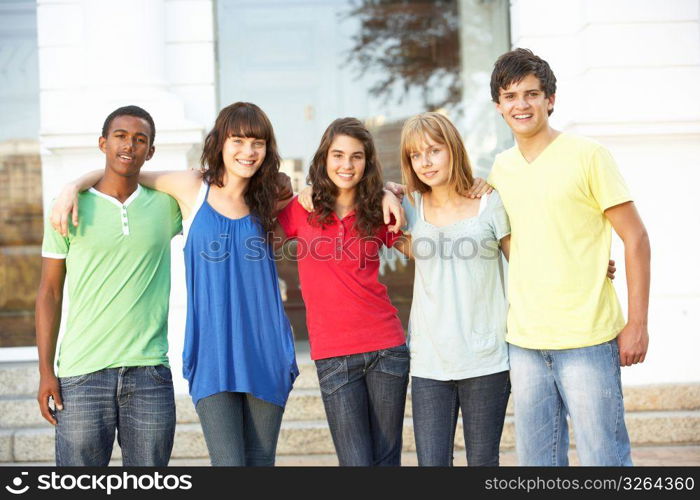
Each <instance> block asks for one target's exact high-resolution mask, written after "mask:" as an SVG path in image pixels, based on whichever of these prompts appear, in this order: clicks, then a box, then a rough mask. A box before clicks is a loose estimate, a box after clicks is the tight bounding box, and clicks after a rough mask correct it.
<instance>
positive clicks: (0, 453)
mask: <svg viewBox="0 0 700 500" xmlns="http://www.w3.org/2000/svg"><path fill="white" fill-rule="evenodd" d="M626 422H627V428H628V430H629V433H630V439H631V441H632V444H633V446H638V445H671V444H674V445H677V444H700V412H698V411H647V412H631V413H629V414H628V415H627V418H626ZM403 437H404V447H403V450H404V451H407V452H410V451H414V450H415V442H414V439H413V422H412V421H411V419H406V420H405V421H404V429H403ZM571 441H572V444H575V440H574V439H573V436H572V437H571ZM514 442H515V441H514V426H513V418H512V417H511V416H508V417H506V423H505V426H504V429H503V436H502V439H501V449H502V450H511V449H513V447H514ZM455 448H456V449H457V450H463V449H464V439H463V434H462V429H461V422H458V429H457V432H456V434H455ZM277 453H278V455H299V454H305V455H313V454H333V453H334V448H333V443H332V440H331V437H330V432H329V430H328V426H327V424H326V422H325V420H299V421H294V420H291V421H284V422H283V423H282V430H281V433H280V439H279V443H278V447H277ZM119 457H120V453H119V447H118V446H115V450H114V454H113V458H114V459H119ZM206 457H207V449H206V444H205V441H204V436H203V435H202V430H201V427H200V426H199V424H197V423H186V424H185V423H183V424H178V426H177V430H176V435H175V444H174V447H173V458H175V459H183V458H206ZM53 460H54V431H53V429H52V428H51V427H50V426H45V427H37V428H25V429H19V430H12V429H3V430H0V461H3V462H51V461H53Z"/></svg>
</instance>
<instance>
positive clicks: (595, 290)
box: [488, 133, 631, 349]
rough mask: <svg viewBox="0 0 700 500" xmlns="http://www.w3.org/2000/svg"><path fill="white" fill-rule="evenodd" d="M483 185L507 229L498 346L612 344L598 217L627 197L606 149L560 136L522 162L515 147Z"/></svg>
mask: <svg viewBox="0 0 700 500" xmlns="http://www.w3.org/2000/svg"><path fill="white" fill-rule="evenodd" d="M488 182H489V184H491V185H492V186H494V187H495V188H496V189H497V190H498V192H499V193H500V195H501V198H502V200H503V204H504V206H505V208H506V211H507V212H508V216H509V218H510V224H511V230H512V233H511V246H510V266H509V274H508V298H509V301H510V309H509V311H508V334H507V337H506V340H507V341H508V342H510V343H511V344H515V345H517V346H520V347H525V348H529V349H571V348H577V347H587V346H591V345H596V344H600V343H603V342H606V341H608V340H611V339H613V338H615V337H616V336H617V334H618V333H619V332H620V330H621V329H622V328H623V327H624V325H625V320H624V317H623V315H622V310H621V309H620V303H619V301H618V299H617V295H616V294H615V289H614V288H613V285H612V282H611V281H610V280H609V279H608V278H607V276H606V274H607V264H608V259H609V258H610V240H611V237H612V235H611V225H610V221H608V219H607V218H606V217H605V215H604V214H603V212H604V210H606V209H608V208H610V207H613V206H615V205H619V204H620V203H624V202H627V201H631V197H630V194H629V191H628V189H627V186H626V185H625V182H624V180H623V179H622V176H621V175H620V173H619V171H618V169H617V166H616V165H615V161H614V160H613V158H612V156H611V155H610V153H609V152H608V151H607V149H605V148H604V147H603V146H601V145H600V144H598V143H597V142H595V141H592V140H590V139H586V138H584V137H579V136H576V135H571V134H567V133H562V134H560V135H559V136H557V137H556V138H555V139H554V141H552V143H551V144H549V146H547V148H546V149H545V150H544V151H543V152H542V153H541V154H540V155H539V156H538V157H537V158H536V159H535V161H533V162H532V163H528V162H527V161H526V160H525V159H524V158H523V156H522V154H521V153H520V150H519V149H518V147H517V146H515V147H513V148H511V149H509V150H507V151H504V152H503V153H501V154H499V155H498V156H497V157H496V160H495V162H494V165H493V169H492V171H491V175H490V176H489V179H488Z"/></svg>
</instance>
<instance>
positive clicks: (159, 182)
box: [139, 170, 202, 219]
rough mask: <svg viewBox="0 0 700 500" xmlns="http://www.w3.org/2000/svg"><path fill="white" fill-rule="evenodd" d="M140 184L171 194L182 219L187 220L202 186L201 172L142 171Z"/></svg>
mask: <svg viewBox="0 0 700 500" xmlns="http://www.w3.org/2000/svg"><path fill="white" fill-rule="evenodd" d="M139 184H143V185H144V186H146V187H149V188H151V189H155V190H156V191H160V192H162V193H166V194H169V195H170V196H172V197H173V198H175V199H176V200H177V203H178V205H180V211H181V212H182V218H183V219H187V218H188V217H189V216H190V213H192V209H193V208H194V204H195V202H196V201H197V194H198V193H199V188H200V187H201V185H202V172H200V171H199V170H141V172H140V173H139Z"/></svg>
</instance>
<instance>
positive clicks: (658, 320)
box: [511, 0, 700, 383]
mask: <svg viewBox="0 0 700 500" xmlns="http://www.w3.org/2000/svg"><path fill="white" fill-rule="evenodd" d="M511 4H512V6H511V33H512V43H513V46H514V47H527V48H530V49H532V50H533V51H534V52H535V53H536V54H538V55H540V56H541V57H543V58H544V59H546V60H547V61H548V62H549V63H550V65H551V66H552V69H553V70H554V72H555V74H556V75H557V101H556V104H555V107H554V114H553V115H552V118H551V121H552V123H553V125H554V126H555V128H559V129H562V130H568V131H572V132H577V133H581V134H584V135H587V136H589V137H593V138H594V139H597V140H598V141H600V142H601V143H603V144H604V145H605V146H607V147H608V148H609V149H610V150H611V151H612V153H613V155H614V156H615V158H616V160H617V162H618V164H619V166H620V169H621V171H622V174H623V175H624V177H625V179H626V181H627V183H628V184H629V186H630V189H631V191H632V195H633V197H634V199H635V204H636V205H637V207H638V209H639V211H640V213H641V215H642V218H643V219H644V222H645V224H646V226H647V230H648V231H649V235H650V238H651V247H652V287H651V305H650V311H649V315H650V316H649V331H650V336H651V344H650V348H649V354H648V356H647V361H646V362H645V363H644V364H642V365H638V366H634V367H631V368H625V369H624V370H623V380H624V381H625V382H626V383H663V382H687V381H698V380H700V372H698V370H697V368H696V366H697V361H696V360H695V353H696V352H697V351H698V349H699V348H700V336H698V326H697V325H698V324H699V323H700V266H698V264H697V258H696V253H695V252H694V251H693V249H694V248H696V247H697V245H698V244H700V235H698V232H697V230H696V228H697V226H698V224H697V216H698V214H700V201H699V199H698V196H697V193H696V191H697V189H696V186H697V185H698V184H700V101H698V100H697V99H696V98H695V96H694V94H695V89H697V88H700V44H699V43H698V40H700V12H699V9H700V4H699V3H698V2H697V0H674V1H673V2H658V1H655V0H617V1H615V2H610V1H607V0H585V1H584V0H569V1H566V2H561V1H559V0H512V2H511ZM612 253H613V258H614V259H616V260H617V262H618V272H617V278H616V279H615V286H616V289H617V291H618V295H619V297H620V302H621V303H622V306H623V309H625V310H626V306H627V288H626V283H625V269H624V254H623V248H622V245H621V243H620V241H619V240H618V239H616V238H615V242H614V243H613V252H612Z"/></svg>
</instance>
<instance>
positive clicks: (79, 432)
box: [36, 106, 181, 466]
mask: <svg viewBox="0 0 700 500" xmlns="http://www.w3.org/2000/svg"><path fill="white" fill-rule="evenodd" d="M154 138H155V125H154V123H153V119H152V118H151V116H150V115H149V114H148V113H147V112H146V111H145V110H143V109H141V108H139V107H137V106H126V107H123V108H119V109H117V110H115V111H114V112H112V113H111V114H110V115H109V116H108V117H107V119H106V120H105V123H104V127H103V129H102V136H101V137H100V138H99V147H100V150H101V151H102V152H103V153H104V154H105V160H106V162H105V163H106V165H105V172H104V177H102V179H101V180H100V181H99V182H98V183H97V184H96V185H95V186H94V188H92V189H90V190H89V191H86V192H84V193H81V194H80V203H79V207H80V213H79V216H80V226H79V227H77V226H75V225H70V226H69V231H68V235H67V236H65V237H64V236H61V235H60V234H58V233H57V232H55V231H54V230H53V228H52V227H51V225H50V223H49V221H48V219H47V221H46V227H45V231H44V242H43V246H42V257H43V264H42V274H41V284H40V286H39V291H38V294H37V302H36V333H37V346H38V350H39V370H40V374H41V380H40V385H39V393H38V401H39V407H40V409H41V413H42V415H43V416H44V418H46V419H47V420H48V421H49V422H50V423H52V424H53V425H55V426H56V464H57V465H58V466H75V465H84V466H106V465H107V464H108V463H109V459H110V456H111V453H112V447H113V443H114V436H115V433H117V437H118V440H119V444H120V446H121V449H122V459H123V463H124V465H125V466H165V465H167V463H168V461H169V459H170V453H171V450H172V445H173V437H174V433H175V402H174V396H173V384H172V376H171V373H170V368H169V366H168V358H167V350H168V342H167V331H168V326H167V321H168V301H169V295H170V240H171V238H172V237H173V236H174V235H175V234H177V233H179V232H180V231H181V215H180V211H179V209H178V206H177V202H176V201H175V200H174V199H172V198H171V197H170V196H168V195H166V194H163V193H160V192H158V191H153V190H151V189H148V188H145V187H142V186H140V185H139V184H138V175H139V171H140V169H141V167H142V165H143V164H144V162H146V161H147V160H149V159H150V158H151V157H152V156H153V153H154V150H155V148H154V146H153V140H154ZM66 278H67V281H68V295H69V297H70V304H69V310H68V321H67V325H66V331H65V335H64V337H63V340H62V343H61V348H60V352H59V354H58V377H57V376H56V375H55V374H54V357H55V352H56V342H57V337H58V330H59V325H60V323H61V321H60V320H61V306H62V301H63V284H64V280H65V279H66ZM51 398H52V399H53V401H54V406H55V409H52V408H51V407H50V406H49V399H51Z"/></svg>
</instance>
